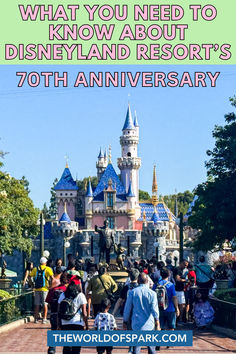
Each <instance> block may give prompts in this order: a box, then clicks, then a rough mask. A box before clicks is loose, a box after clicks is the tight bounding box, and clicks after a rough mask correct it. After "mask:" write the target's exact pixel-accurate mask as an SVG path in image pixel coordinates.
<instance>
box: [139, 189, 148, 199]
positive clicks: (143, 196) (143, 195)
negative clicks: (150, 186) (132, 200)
mask: <svg viewBox="0 0 236 354" xmlns="http://www.w3.org/2000/svg"><path fill="white" fill-rule="evenodd" d="M150 199H151V197H150V195H149V193H148V192H145V191H143V190H141V189H139V200H140V201H142V200H150Z"/></svg>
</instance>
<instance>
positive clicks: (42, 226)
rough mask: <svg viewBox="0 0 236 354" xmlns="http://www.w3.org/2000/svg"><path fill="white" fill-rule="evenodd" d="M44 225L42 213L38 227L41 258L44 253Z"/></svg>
mask: <svg viewBox="0 0 236 354" xmlns="http://www.w3.org/2000/svg"><path fill="white" fill-rule="evenodd" d="M44 224H45V220H44V218H43V213H42V212H41V213H40V217H39V225H40V257H43V252H44Z"/></svg>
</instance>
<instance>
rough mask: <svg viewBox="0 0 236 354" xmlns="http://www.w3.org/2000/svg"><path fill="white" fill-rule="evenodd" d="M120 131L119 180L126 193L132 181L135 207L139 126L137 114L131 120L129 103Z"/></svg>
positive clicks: (138, 160) (138, 161)
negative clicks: (121, 133)
mask: <svg viewBox="0 0 236 354" xmlns="http://www.w3.org/2000/svg"><path fill="white" fill-rule="evenodd" d="M122 132H123V135H122V136H121V137H120V145H121V156H122V157H120V158H118V167H119V169H120V171H121V181H122V183H123V185H124V187H125V190H126V192H127V193H128V190H129V185H130V183H132V187H133V192H134V195H135V201H136V207H137V206H138V202H139V168H140V166H141V158H140V157H138V143H139V126H138V120H137V116H136V117H135V119H134V121H133V118H132V115H131V109H130V105H128V110H127V114H126V119H125V123H124V126H123V129H122Z"/></svg>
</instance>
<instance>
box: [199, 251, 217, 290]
mask: <svg viewBox="0 0 236 354" xmlns="http://www.w3.org/2000/svg"><path fill="white" fill-rule="evenodd" d="M195 272H196V278H197V286H198V287H199V289H201V292H202V294H203V295H204V296H208V295H209V291H210V289H211V288H212V287H213V284H214V281H215V280H214V271H213V269H212V267H211V266H210V265H209V264H207V262H206V258H205V256H200V257H199V263H198V264H195Z"/></svg>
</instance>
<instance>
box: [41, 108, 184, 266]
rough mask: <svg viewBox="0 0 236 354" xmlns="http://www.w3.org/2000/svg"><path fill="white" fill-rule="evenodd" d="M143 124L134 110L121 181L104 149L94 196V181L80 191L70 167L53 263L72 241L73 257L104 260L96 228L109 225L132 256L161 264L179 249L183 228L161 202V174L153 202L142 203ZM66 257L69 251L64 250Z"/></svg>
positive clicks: (51, 232)
mask: <svg viewBox="0 0 236 354" xmlns="http://www.w3.org/2000/svg"><path fill="white" fill-rule="evenodd" d="M139 129H140V128H139V124H138V119H137V115H136V113H135V115H134V119H133V117H132V113H131V108H130V105H128V109H127V114H126V117H125V122H124V125H123V129H122V135H121V136H120V146H121V157H119V158H118V159H117V165H118V168H119V170H120V177H119V176H118V175H117V172H116V171H115V168H114V166H113V163H112V157H111V149H110V148H109V152H108V153H107V151H106V150H105V151H103V150H102V149H100V152H99V155H98V159H97V162H96V169H97V178H98V184H97V186H96V188H95V189H94V190H93V189H92V185H91V181H90V180H89V182H88V184H87V188H86V191H83V190H79V189H78V186H77V183H76V181H75V180H74V179H73V177H72V175H71V172H70V169H69V167H68V164H66V167H65V169H64V171H63V173H62V176H61V178H60V180H59V181H58V183H57V184H56V186H55V187H54V190H55V192H56V201H57V206H58V220H56V221H51V222H47V223H46V225H45V227H46V239H47V240H48V245H47V249H49V251H50V252H51V255H52V256H53V258H54V257H55V256H57V257H58V256H62V252H63V242H64V243H65V240H67V241H69V244H70V246H69V250H68V251H67V252H68V253H69V252H70V253H75V254H77V255H79V256H82V257H87V256H94V257H95V258H96V257H97V256H98V235H97V234H96V233H95V232H94V229H95V225H98V226H103V223H104V220H108V222H109V227H110V228H112V229H114V233H115V242H116V243H121V244H122V246H124V247H125V248H126V250H127V254H128V255H130V256H134V257H145V258H149V257H151V256H152V255H158V258H159V259H161V258H163V257H165V256H166V255H167V256H168V254H169V256H172V252H173V251H175V250H177V249H178V227H177V225H176V217H175V215H174V214H173V213H172V212H171V211H170V210H169V209H168V207H167V206H166V205H165V203H164V201H163V200H161V201H160V200H159V199H158V187H157V178H156V169H155V166H154V169H153V181H152V198H151V200H150V201H140V200H139V169H140V167H141V158H140V157H139V156H138V145H139V133H140V132H139ZM64 252H65V247H64Z"/></svg>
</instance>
